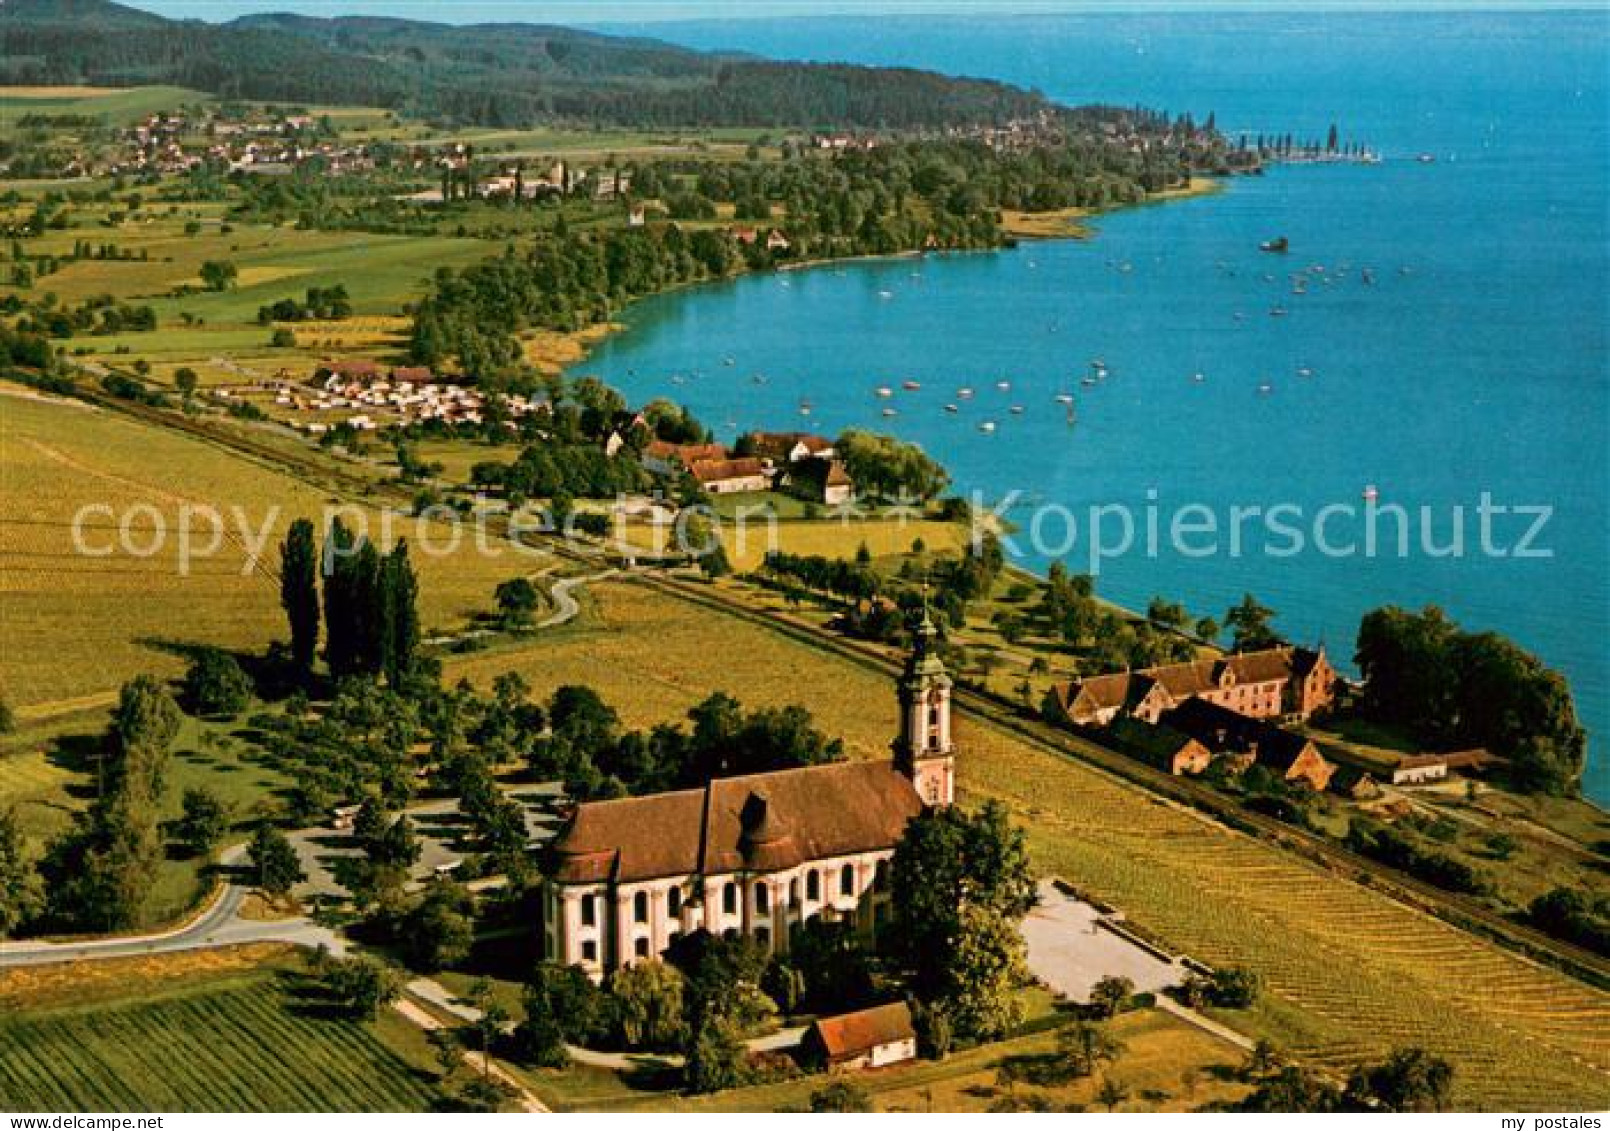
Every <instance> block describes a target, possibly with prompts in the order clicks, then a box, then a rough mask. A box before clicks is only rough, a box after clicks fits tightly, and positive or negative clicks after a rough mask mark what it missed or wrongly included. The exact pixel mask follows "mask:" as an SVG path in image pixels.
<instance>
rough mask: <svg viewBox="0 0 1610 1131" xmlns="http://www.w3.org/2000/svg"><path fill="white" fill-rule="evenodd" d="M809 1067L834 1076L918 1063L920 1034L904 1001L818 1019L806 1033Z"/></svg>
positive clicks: (805, 1044)
mask: <svg viewBox="0 0 1610 1131" xmlns="http://www.w3.org/2000/svg"><path fill="white" fill-rule="evenodd" d="M800 1047H801V1051H802V1053H803V1054H804V1060H805V1061H806V1062H807V1063H810V1064H815V1065H819V1066H821V1067H824V1068H827V1069H829V1070H831V1071H834V1072H850V1071H857V1070H860V1069H864V1068H883V1067H886V1066H887V1065H890V1064H902V1063H904V1062H905V1061H908V1060H915V1059H917V1031H916V1029H914V1028H913V1027H912V1024H911V1010H910V1009H909V1008H908V1007H907V1006H906V1003H905V1002H903V1001H897V1002H894V1003H892V1004H890V1005H878V1006H874V1007H872V1008H871V1009H862V1010H858V1011H856V1012H855V1013H845V1014H841V1015H840V1016H838V1017H822V1018H818V1019H817V1021H816V1023H815V1024H813V1025H812V1026H811V1027H810V1028H809V1029H808V1030H806V1032H805V1038H804V1040H803V1041H802V1042H801V1046H800Z"/></svg>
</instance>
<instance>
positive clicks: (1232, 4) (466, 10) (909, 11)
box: [120, 0, 1602, 27]
mask: <svg viewBox="0 0 1610 1131" xmlns="http://www.w3.org/2000/svg"><path fill="white" fill-rule="evenodd" d="M120 2H124V3H127V4H128V6H130V7H134V8H140V9H143V10H145V11H149V12H155V13H158V14H160V15H163V16H168V17H172V18H178V19H200V20H206V21H208V22H212V23H217V22H222V21H226V20H231V19H235V18H237V17H239V16H245V15H253V14H263V13H280V12H289V13H296V14H300V15H307V16H325V17H334V16H393V17H398V18H402V19H415V20H423V21H428V22H433V23H451V24H471V23H533V24H571V25H577V26H587V27H601V26H607V25H611V24H644V23H673V22H679V21H694V20H756V19H788V18H809V17H813V16H837V17H856V16H863V17H864V16H977V15H990V16H995V17H1011V16H1045V15H1064V14H1066V15H1091V14H1098V15H1099V14H1111V15H1128V14H1158V13H1181V14H1189V13H1207V12H1235V13H1242V14H1245V13H1260V12H1267V13H1270V14H1276V13H1279V14H1292V13H1309V12H1315V13H1317V12H1375V13H1382V12H1408V11H1432V12H1459V11H1471V12H1529V11H1539V12H1541V11H1571V10H1576V11H1590V12H1591V11H1600V10H1602V9H1600V8H1597V7H1596V6H1594V5H1593V4H1590V3H1585V2H1583V0H1411V2H1409V3H1399V2H1397V0H1315V2H1307V0H1007V2H1004V3H1002V2H992V0H541V2H532V0H470V2H467V3H460V4H442V3H440V2H437V0H120Z"/></svg>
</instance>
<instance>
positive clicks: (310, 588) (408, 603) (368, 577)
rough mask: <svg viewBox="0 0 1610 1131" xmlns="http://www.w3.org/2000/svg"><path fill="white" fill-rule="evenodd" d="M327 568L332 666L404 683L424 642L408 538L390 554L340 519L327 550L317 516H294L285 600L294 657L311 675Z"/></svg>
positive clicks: (286, 545)
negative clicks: (319, 539)
mask: <svg viewBox="0 0 1610 1131" xmlns="http://www.w3.org/2000/svg"><path fill="white" fill-rule="evenodd" d="M321 565H322V569H321ZM321 572H322V573H323V575H324V587H323V626H324V637H325V642H324V656H325V660H326V662H327V663H328V664H329V667H330V674H331V675H332V676H334V677H336V678H338V679H339V678H342V677H345V676H351V675H384V676H385V677H386V680H387V682H388V683H390V684H391V685H392V686H393V687H396V686H400V685H401V683H402V681H403V679H404V678H405V677H406V676H407V675H408V674H409V673H410V672H411V671H412V670H413V668H414V663H415V660H416V653H417V651H418V647H419V612H418V609H417V607H416V606H417V601H418V597H419V583H418V580H417V578H416V577H415V575H414V569H413V566H412V565H411V564H410V562H409V560H408V543H407V542H406V541H399V542H398V543H397V544H396V545H395V546H393V547H392V549H391V551H390V552H389V553H386V554H382V553H381V552H380V551H379V550H378V549H377V548H376V547H375V545H374V543H373V542H371V541H369V539H368V538H367V537H364V536H363V535H360V534H355V533H354V532H353V531H351V530H350V529H349V528H348V527H347V526H346V525H345V524H343V523H342V522H341V520H340V519H336V520H335V521H334V522H333V523H332V524H331V526H330V530H329V533H328V534H327V535H326V536H325V543H324V550H323V554H322V556H321V554H320V553H319V551H318V549H317V546H316V544H315V541H314V530H313V524H312V522H311V521H309V520H307V519H298V520H296V521H295V522H294V523H292V524H291V528H290V530H289V531H288V532H287V534H286V537H285V541H284V542H283V543H282V545H281V547H280V604H281V607H282V608H283V609H284V610H285V616H286V620H287V622H288V624H289V627H290V634H291V660H292V663H293V664H294V666H295V668H296V670H297V672H298V673H299V675H300V676H301V677H302V678H303V679H304V680H305V679H306V678H307V677H308V676H309V675H311V673H312V670H313V660H314V656H315V654H316V652H317V650H318V640H319V626H320V594H319V575H320V573H321Z"/></svg>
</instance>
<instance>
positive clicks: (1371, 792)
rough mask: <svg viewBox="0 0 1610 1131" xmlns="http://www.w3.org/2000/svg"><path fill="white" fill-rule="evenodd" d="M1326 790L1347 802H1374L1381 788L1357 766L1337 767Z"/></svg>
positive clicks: (1367, 772)
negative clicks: (1345, 799)
mask: <svg viewBox="0 0 1610 1131" xmlns="http://www.w3.org/2000/svg"><path fill="white" fill-rule="evenodd" d="M1327 788H1329V789H1330V791H1331V792H1332V793H1334V794H1337V795H1338V796H1340V797H1345V798H1347V799H1348V800H1349V801H1374V800H1375V799H1376V798H1378V797H1380V796H1381V786H1380V784H1379V783H1378V782H1376V780H1375V776H1374V775H1373V774H1371V773H1370V772H1369V771H1368V770H1361V769H1359V768H1358V767H1357V766H1337V767H1336V772H1335V773H1334V774H1332V775H1331V779H1330V785H1329V786H1328V787H1327Z"/></svg>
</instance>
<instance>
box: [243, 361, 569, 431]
mask: <svg viewBox="0 0 1610 1131" xmlns="http://www.w3.org/2000/svg"><path fill="white" fill-rule="evenodd" d="M268 387H269V389H270V391H272V392H273V394H274V404H275V405H276V406H278V407H279V408H281V409H285V410H288V411H290V412H306V413H323V414H329V413H350V415H347V416H346V417H344V418H343V419H341V420H339V421H336V423H340V424H345V425H347V426H348V427H350V428H354V429H356V430H357V431H359V432H372V431H375V430H376V429H378V428H382V427H385V426H388V425H393V424H413V423H419V422H423V421H427V420H439V421H441V422H443V423H445V424H480V423H482V421H483V420H484V418H485V409H486V398H485V396H483V395H482V394H481V393H480V392H479V391H478V390H477V389H475V388H473V387H470V386H468V385H457V384H452V383H450V382H446V381H442V380H440V379H438V378H437V377H436V375H435V374H434V373H432V372H431V370H430V369H429V368H427V367H425V366H404V365H400V366H396V367H394V368H392V369H390V370H389V371H388V370H387V369H386V368H384V367H383V366H381V365H380V364H379V363H378V362H374V361H369V360H366V359H358V360H351V361H329V362H324V363H322V364H321V365H320V366H319V367H318V368H317V369H316V370H315V371H314V374H313V381H312V383H311V384H308V385H298V384H295V383H293V382H290V381H283V380H281V381H274V382H270V383H269V385H268ZM502 406H503V413H502V415H503V416H504V417H506V419H505V420H504V424H505V426H506V427H508V428H509V429H510V430H511V431H512V430H515V429H516V428H517V427H518V425H517V424H516V421H518V420H519V419H520V418H521V417H524V416H528V415H530V414H532V413H536V412H547V411H548V403H547V402H546V401H540V400H533V399H531V398H528V397H524V396H521V395H519V394H509V395H508V396H505V397H503V398H502ZM299 426H300V428H301V429H302V431H304V432H307V433H308V434H309V435H315V436H317V435H321V434H322V433H325V432H328V431H329V430H330V428H331V427H332V422H331V420H330V419H328V417H326V418H325V419H321V420H310V421H305V422H302V423H301V424H300V425H299Z"/></svg>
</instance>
